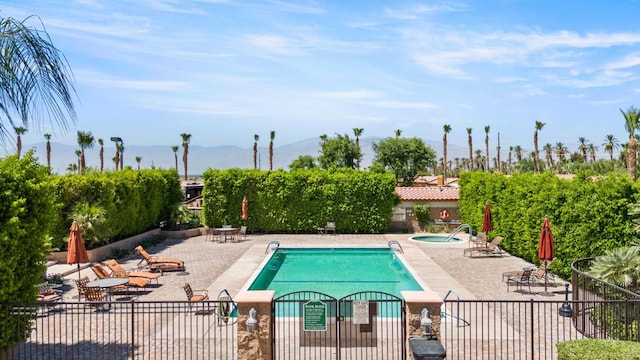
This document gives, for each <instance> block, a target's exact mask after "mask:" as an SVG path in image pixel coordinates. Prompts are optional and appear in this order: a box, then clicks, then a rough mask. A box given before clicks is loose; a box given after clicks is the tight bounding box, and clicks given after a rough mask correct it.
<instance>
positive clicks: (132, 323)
mask: <svg viewBox="0 0 640 360" xmlns="http://www.w3.org/2000/svg"><path fill="white" fill-rule="evenodd" d="M219 305H220V302H218V301H207V302H199V303H193V304H191V303H188V302H137V301H135V302H134V301H132V302H104V303H101V302H96V303H90V304H88V303H86V302H64V303H52V304H50V305H49V306H45V305H44V304H2V306H1V307H0V308H1V309H2V310H3V311H2V313H0V318H1V319H2V322H3V324H2V325H3V326H6V327H11V326H24V324H26V325H27V329H26V334H25V335H26V336H27V338H26V340H25V341H23V342H20V343H19V344H18V345H17V346H15V347H14V348H13V349H10V350H8V351H7V353H6V354H5V355H4V356H5V357H6V358H7V359H117V360H120V359H235V358H236V353H237V349H236V345H237V342H236V339H237V328H236V325H235V323H236V318H233V317H231V318H229V317H220V316H217V313H218V309H219ZM0 331H2V330H0ZM5 333H9V332H8V331H7V332H5ZM11 333H14V334H15V333H16V332H11ZM14 336H17V335H14Z"/></svg>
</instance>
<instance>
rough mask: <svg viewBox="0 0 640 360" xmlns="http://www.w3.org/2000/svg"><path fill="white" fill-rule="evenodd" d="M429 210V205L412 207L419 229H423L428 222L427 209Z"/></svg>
mask: <svg viewBox="0 0 640 360" xmlns="http://www.w3.org/2000/svg"><path fill="white" fill-rule="evenodd" d="M430 210H431V208H430V206H429V205H426V204H425V205H415V206H414V207H413V213H414V214H415V215H416V220H418V224H419V225H420V228H421V229H425V228H426V227H427V225H428V224H429V211H430Z"/></svg>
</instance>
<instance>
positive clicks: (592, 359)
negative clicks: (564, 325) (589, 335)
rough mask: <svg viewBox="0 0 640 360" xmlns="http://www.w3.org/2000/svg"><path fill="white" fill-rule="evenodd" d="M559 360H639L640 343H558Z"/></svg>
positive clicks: (593, 340)
mask: <svg viewBox="0 0 640 360" xmlns="http://www.w3.org/2000/svg"><path fill="white" fill-rule="evenodd" d="M556 346H557V347H558V360H602V359H607V360H639V359H640V343H637V342H632V341H617V340H604V339H583V340H572V341H565V342H561V343H558V344H557V345H556Z"/></svg>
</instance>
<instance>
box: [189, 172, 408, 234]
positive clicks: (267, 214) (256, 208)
mask: <svg viewBox="0 0 640 360" xmlns="http://www.w3.org/2000/svg"><path fill="white" fill-rule="evenodd" d="M203 179H204V190H203V193H202V196H203V212H202V216H203V222H204V224H205V225H208V226H220V225H222V224H233V225H240V224H241V223H242V219H241V217H242V213H241V212H242V205H241V204H242V198H243V197H244V196H246V197H247V199H248V201H249V218H248V220H247V222H246V224H247V226H248V227H249V229H250V230H251V231H258V232H267V233H274V232H281V233H296V232H300V233H310V232H316V231H317V228H318V226H324V225H325V224H326V223H327V222H328V221H334V222H335V223H336V227H337V230H338V232H343V233H380V232H383V231H385V230H386V229H387V228H388V227H389V223H390V221H391V215H392V211H393V206H394V205H395V204H397V202H398V198H397V196H396V194H395V181H394V178H393V175H391V174H380V173H372V172H366V171H355V170H335V171H320V170H293V171H291V172H286V171H283V170H278V171H260V170H241V169H229V170H214V169H210V170H207V171H206V172H205V173H204V174H203Z"/></svg>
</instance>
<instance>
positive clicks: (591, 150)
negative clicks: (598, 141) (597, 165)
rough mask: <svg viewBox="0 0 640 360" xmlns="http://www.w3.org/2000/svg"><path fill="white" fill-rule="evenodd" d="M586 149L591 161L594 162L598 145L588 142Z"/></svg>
mask: <svg viewBox="0 0 640 360" xmlns="http://www.w3.org/2000/svg"><path fill="white" fill-rule="evenodd" d="M587 150H588V152H589V157H591V162H596V152H597V151H598V147H597V146H595V145H593V144H592V143H589V149H587Z"/></svg>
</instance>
